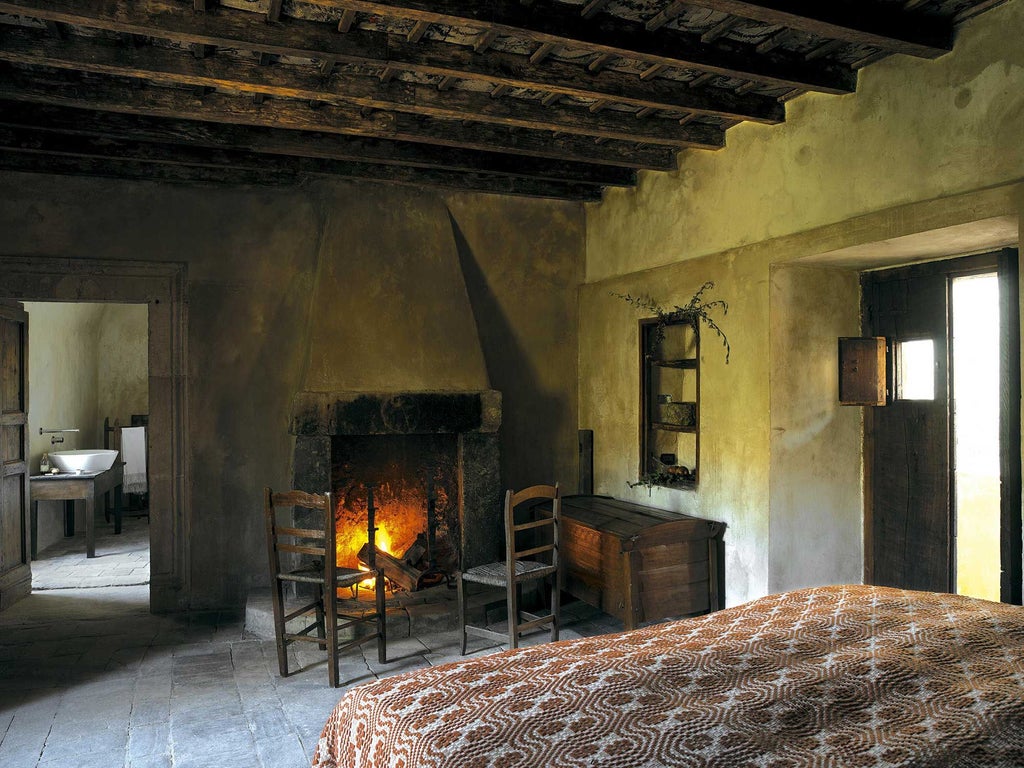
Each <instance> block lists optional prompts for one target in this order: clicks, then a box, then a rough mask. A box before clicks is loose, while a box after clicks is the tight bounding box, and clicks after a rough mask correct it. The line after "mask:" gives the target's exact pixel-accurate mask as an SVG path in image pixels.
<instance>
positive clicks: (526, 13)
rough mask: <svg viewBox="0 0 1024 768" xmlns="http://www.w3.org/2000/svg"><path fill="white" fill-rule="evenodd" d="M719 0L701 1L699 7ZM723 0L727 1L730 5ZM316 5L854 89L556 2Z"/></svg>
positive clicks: (820, 69) (844, 75)
mask: <svg viewBox="0 0 1024 768" xmlns="http://www.w3.org/2000/svg"><path fill="white" fill-rule="evenodd" d="M716 1H717V0H701V4H702V5H704V4H707V3H713V2H716ZM783 1H784V0H776V2H783ZM789 1H790V2H796V0H789ZM810 1H811V0H804V2H810ZM837 1H838V0H830V2H829V3H823V4H822V5H831V3H832V2H837ZM721 2H723V3H726V0H721ZM317 4H318V5H321V6H324V7H331V8H352V9H355V10H358V11H361V12H364V13H375V14H382V15H385V16H390V17H392V18H402V19H411V20H414V21H419V20H424V21H431V22H433V23H438V24H454V25H463V26H477V27H487V28H491V29H495V30H497V31H499V32H500V33H501V34H504V35H510V36H512V37H519V38H523V39H527V40H533V41H534V42H538V43H544V42H552V43H557V44H558V45H562V46H571V47H576V48H588V49H590V50H592V51H594V52H595V53H600V54H608V55H609V56H611V57H615V58H627V59H639V60H642V61H648V62H650V63H651V64H665V65H666V66H669V67H682V68H688V69H701V70H705V71H708V72H715V73H716V74H721V75H728V76H730V77H741V78H743V79H745V80H755V81H757V82H762V83H765V84H768V85H773V86H780V87H781V86H788V87H793V88H797V87H800V88H806V89H807V90H814V91H822V92H825V93H850V92H852V91H853V90H854V88H855V84H856V77H855V76H854V74H853V73H852V72H851V71H848V70H846V69H845V68H843V67H839V66H830V67H824V66H821V65H816V66H808V65H807V63H806V62H804V61H803V60H802V58H801V57H798V56H792V55H783V54H781V53H779V54H773V55H772V56H764V55H757V54H755V53H754V52H753V51H751V50H749V49H748V48H746V47H744V46H742V45H740V44H738V43H737V44H734V45H731V46H708V45H704V44H703V43H701V42H700V38H699V36H698V35H695V34H692V33H686V32H682V31H676V30H667V29H661V30H658V31H657V32H648V31H647V30H646V29H644V26H643V25H642V24H637V23H634V22H629V21H626V20H624V19H618V18H616V19H611V18H608V17H602V18H600V19H594V20H586V19H585V20H583V21H581V20H580V18H579V16H577V15H576V14H575V13H574V11H573V9H572V8H571V7H568V6H563V5H561V4H559V3H554V4H551V3H549V4H547V5H545V7H544V13H543V14H541V13H537V12H535V11H534V10H532V9H528V8H524V7H523V6H522V5H521V4H520V3H518V2H512V1H511V0H494V1H492V2H488V3H480V2H477V0H386V2H385V1H380V2H376V1H375V0H317ZM814 7H817V5H815V6H814ZM828 36H829V37H839V35H828Z"/></svg>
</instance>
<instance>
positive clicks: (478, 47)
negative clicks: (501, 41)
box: [473, 29, 498, 53]
mask: <svg viewBox="0 0 1024 768" xmlns="http://www.w3.org/2000/svg"><path fill="white" fill-rule="evenodd" d="M497 39H498V33H497V32H495V31H494V30H493V29H489V30H487V31H486V32H481V33H480V36H479V37H478V38H477V39H476V42H474V43H473V51H474V52H476V53H483V52H484V51H486V50H487V49H488V48H490V47H491V46H492V45H493V44H494V41H495V40H497Z"/></svg>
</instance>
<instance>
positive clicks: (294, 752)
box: [256, 733, 310, 768]
mask: <svg viewBox="0 0 1024 768" xmlns="http://www.w3.org/2000/svg"><path fill="white" fill-rule="evenodd" d="M256 754H257V755H259V758H260V764H261V765H262V766H263V768H309V764H310V759H309V758H308V757H307V756H306V752H305V750H303V748H302V742H300V741H299V737H298V736H296V735H295V734H294V733H289V734H288V735H287V736H283V737H276V738H272V739H257V740H256Z"/></svg>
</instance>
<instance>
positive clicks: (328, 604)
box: [324, 584, 341, 688]
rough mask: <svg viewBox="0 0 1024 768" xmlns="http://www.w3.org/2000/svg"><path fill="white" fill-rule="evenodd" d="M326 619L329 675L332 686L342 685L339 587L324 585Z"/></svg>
mask: <svg viewBox="0 0 1024 768" xmlns="http://www.w3.org/2000/svg"><path fill="white" fill-rule="evenodd" d="M324 614H325V616H324V619H325V624H326V629H327V676H328V678H329V682H330V685H331V687H332V688H337V687H338V686H339V685H341V681H340V680H339V679H338V606H337V588H336V587H335V586H334V585H333V584H327V585H325V586H324Z"/></svg>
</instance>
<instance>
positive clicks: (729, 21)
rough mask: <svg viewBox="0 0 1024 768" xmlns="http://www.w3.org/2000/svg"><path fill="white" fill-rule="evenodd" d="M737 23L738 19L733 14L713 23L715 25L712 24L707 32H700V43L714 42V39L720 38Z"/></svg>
mask: <svg viewBox="0 0 1024 768" xmlns="http://www.w3.org/2000/svg"><path fill="white" fill-rule="evenodd" d="M737 23H739V19H737V18H736V17H735V16H726V17H725V18H724V19H722V20H721V21H720V22H718V23H717V24H715V26H713V27H712V28H711V29H709V30H708V31H707V32H705V33H704V34H702V35H701V36H700V41H701V42H702V43H713V42H715V40H717V39H718V38H720V37H721V36H722V35H724V34H725V33H726V32H728V31H729V30H730V29H732V28H733V27H735V26H736V24H737Z"/></svg>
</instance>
